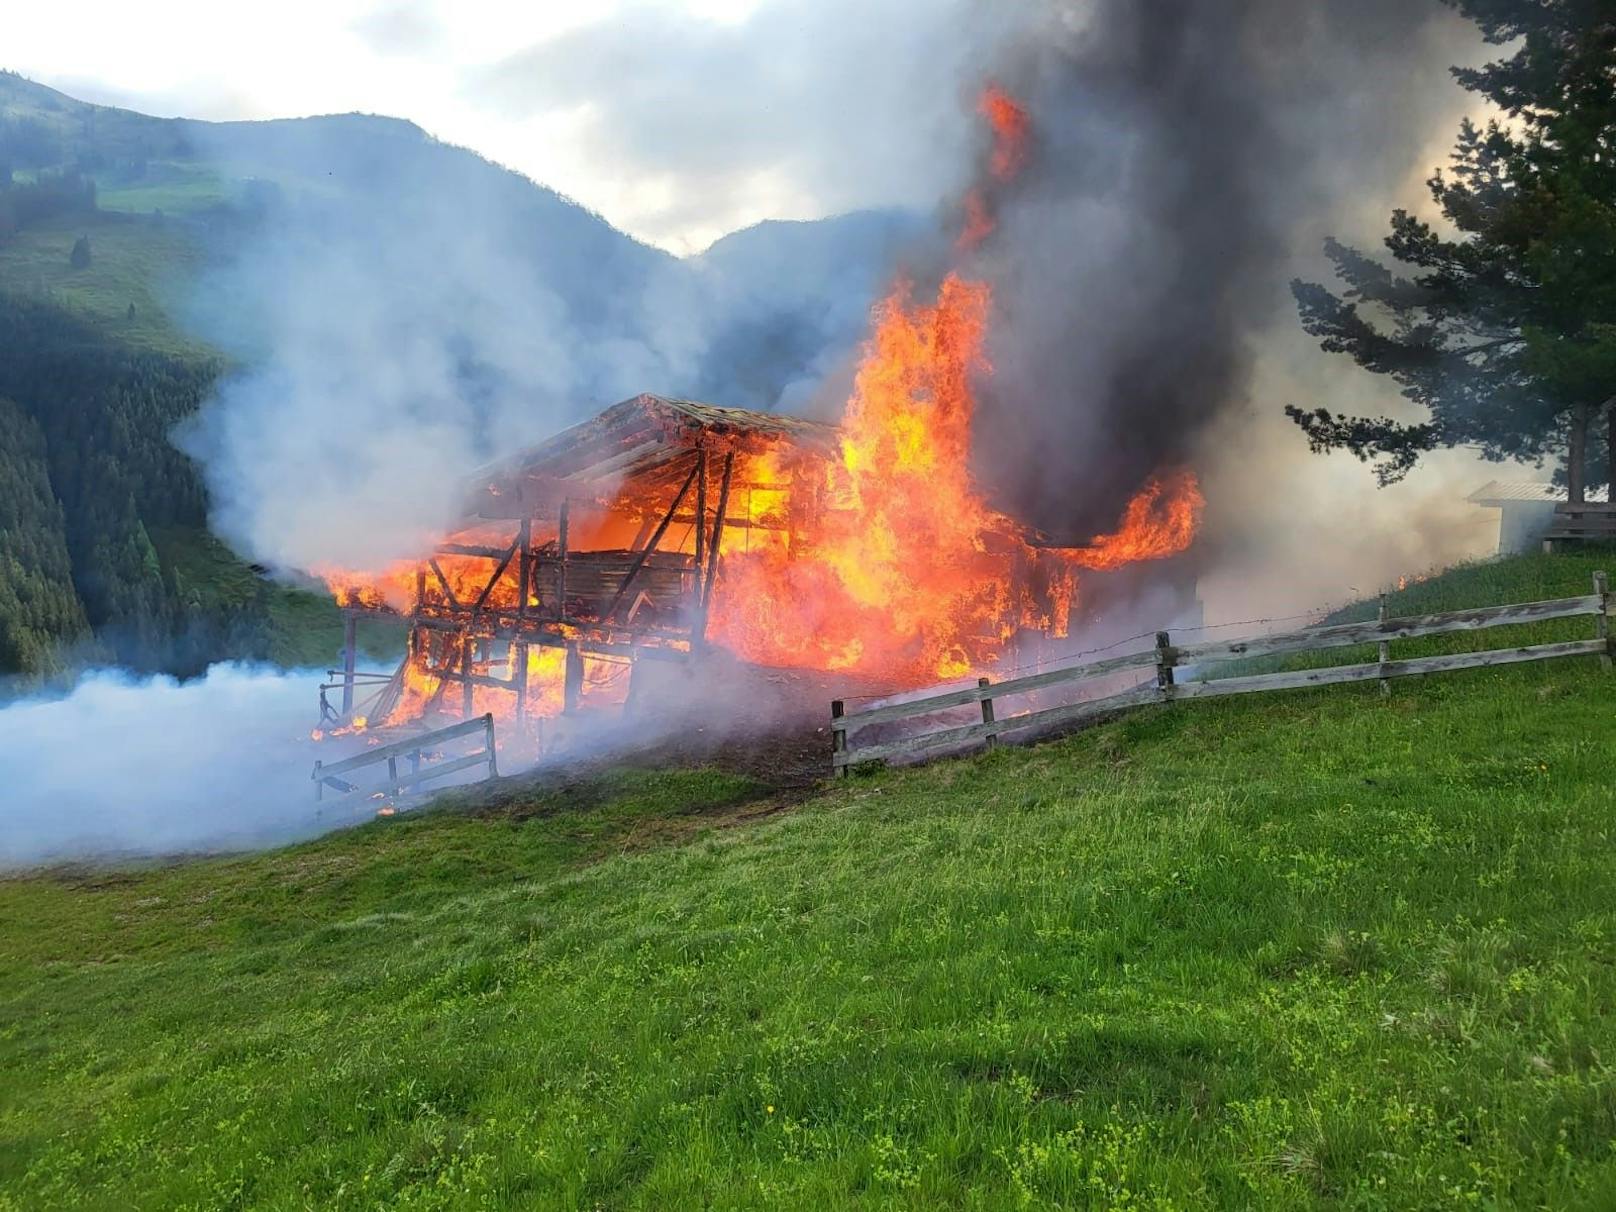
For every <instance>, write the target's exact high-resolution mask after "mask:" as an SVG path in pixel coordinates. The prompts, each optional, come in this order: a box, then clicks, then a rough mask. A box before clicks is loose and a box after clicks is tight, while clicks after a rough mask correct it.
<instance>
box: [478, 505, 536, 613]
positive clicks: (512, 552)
mask: <svg viewBox="0 0 1616 1212" xmlns="http://www.w3.org/2000/svg"><path fill="white" fill-rule="evenodd" d="M522 529H523V530H525V529H526V525H524V526H523V527H522ZM521 549H522V539H521V535H520V533H518V536H517V539H516V542H514V543H512V544H511V545H510V548H509V549H508V550H507V551H506V552H505V558H504V559H502V560H501V561H500V562H499V565H498V567H496V568H495V569H494V575H493V576H491V577H489V578H488V584H486V585H484V586H483V591H482V592H481V593H479V594H478V595H477V600H476V601H475V602H473V603H472V606H471V613H472V614H477V613H478V612H479V611H481V610H482V608H483V606H484V604H485V603H486V602H487V601H488V595H489V594H491V593H493V592H494V586H495V585H498V584H499V579H500V578H501V577H502V576H504V575H505V570H506V569H507V568H509V567H510V566H511V561H512V560H513V559H515V558H516V553H517V552H518V551H520V550H521Z"/></svg>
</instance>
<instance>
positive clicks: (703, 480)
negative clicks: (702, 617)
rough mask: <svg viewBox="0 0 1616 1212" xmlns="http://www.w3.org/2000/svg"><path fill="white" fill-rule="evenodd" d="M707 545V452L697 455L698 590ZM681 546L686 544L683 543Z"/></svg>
mask: <svg viewBox="0 0 1616 1212" xmlns="http://www.w3.org/2000/svg"><path fill="white" fill-rule="evenodd" d="M706 545H707V452H706V451H705V450H703V451H702V452H701V453H700V454H699V455H697V456H696V592H697V593H698V594H699V593H700V592H701V561H702V553H703V552H704V550H705V549H706ZM680 546H681V547H682V546H684V544H683V543H681V544H680Z"/></svg>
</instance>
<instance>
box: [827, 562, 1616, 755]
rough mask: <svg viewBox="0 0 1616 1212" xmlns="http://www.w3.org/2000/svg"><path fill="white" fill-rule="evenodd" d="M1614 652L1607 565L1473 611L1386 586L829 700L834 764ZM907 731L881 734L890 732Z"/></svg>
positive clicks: (1605, 659)
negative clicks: (1156, 709)
mask: <svg viewBox="0 0 1616 1212" xmlns="http://www.w3.org/2000/svg"><path fill="white" fill-rule="evenodd" d="M1583 616H1592V618H1593V619H1594V630H1595V635H1594V638H1592V639H1587V640H1571V641H1567V642H1562V643H1554V644H1532V645H1528V646H1526V647H1516V648H1491V649H1486V650H1483V651H1479V652H1459V653H1451V654H1448V655H1443V656H1428V657H1417V658H1413V659H1409V660H1400V661H1394V660H1392V659H1391V645H1392V643H1393V642H1394V641H1396V640H1411V639H1416V638H1418V637H1421V636H1436V635H1451V634H1454V633H1457V632H1474V631H1483V630H1487V629H1489V628H1493V627H1512V626H1520V625H1522V624H1526V623H1543V622H1548V621H1550V620H1553V619H1571V618H1579V617H1583ZM1368 644H1375V645H1378V651H1377V655H1378V656H1379V659H1378V660H1376V661H1372V662H1368V663H1364V664H1356V665H1329V666H1325V667H1322V668H1317V669H1297V670H1285V671H1281V672H1276V673H1251V674H1242V673H1239V672H1236V673H1234V674H1233V675H1232V676H1218V674H1219V670H1220V667H1225V668H1226V667H1227V665H1228V664H1229V663H1230V662H1247V661H1252V660H1256V659H1260V658H1264V657H1279V656H1289V655H1294V654H1297V653H1310V652H1326V651H1329V650H1331V649H1337V648H1352V647H1358V646H1362V645H1368ZM1613 655H1616V643H1613V641H1612V638H1611V631H1610V591H1609V585H1608V581H1607V578H1606V576H1605V574H1604V573H1603V572H1599V573H1595V574H1594V592H1593V593H1591V594H1589V595H1588V596H1586V597H1580V598H1559V599H1556V600H1554V601H1549V602H1526V603H1519V604H1515V605H1508V606H1487V607H1483V608H1481V609H1477V610H1457V611H1452V612H1449V613H1446V614H1427V615H1415V616H1407V617H1402V618H1394V617H1390V616H1388V614H1387V607H1386V597H1385V595H1384V594H1382V595H1381V603H1380V616H1379V617H1378V618H1377V619H1374V620H1373V621H1370V622H1366V623H1338V624H1334V625H1330V626H1319V627H1307V628H1303V629H1301V630H1299V631H1290V632H1280V633H1276V634H1273V635H1265V636H1255V637H1251V638H1248V639H1242V640H1220V641H1216V642H1212V643H1203V644H1192V645H1184V646H1181V645H1176V644H1174V643H1173V638H1172V636H1171V634H1170V633H1168V632H1165V631H1162V632H1158V633H1157V635H1156V645H1155V648H1154V649H1152V650H1149V651H1145V652H1137V653H1133V654H1130V655H1127V656H1120V657H1112V658H1110V659H1108V660H1104V661H1098V662H1094V663H1092V664H1087V665H1075V666H1072V667H1070V668H1067V669H1055V670H1050V671H1048V672H1046V673H1039V674H1034V675H1032V676H1031V677H1023V678H1014V679H1011V680H1009V681H1004V682H997V683H995V682H993V681H991V680H990V679H988V678H982V679H980V680H979V681H978V682H977V684H976V685H975V686H968V687H964V688H961V689H958V690H949V691H945V692H943V693H940V694H931V695H925V696H922V697H920V698H915V699H910V700H908V701H907V702H902V703H888V704H883V705H880V706H876V707H870V708H866V709H864V710H860V711H856V712H853V713H848V712H847V710H846V704H845V702H843V701H841V700H837V701H836V702H833V703H832V704H831V709H830V714H831V747H832V754H831V765H832V769H833V770H834V772H835V773H836V774H837V775H838V776H845V775H846V774H847V771H848V769H849V768H850V767H852V766H856V765H859V764H860V763H863V762H878V761H888V760H891V759H893V758H923V757H924V756H925V755H926V754H927V753H928V752H931V751H935V750H940V749H947V750H957V749H960V748H963V747H966V746H969V745H972V744H975V743H978V742H981V743H984V744H986V745H987V746H989V747H991V746H993V745H994V744H996V743H997V742H998V741H999V740H1000V739H1001V738H1003V737H1006V736H1009V735H1013V734H1018V733H1019V734H1028V733H1044V732H1048V731H1050V730H1052V729H1055V728H1059V727H1069V726H1071V725H1074V724H1079V723H1082V722H1084V721H1086V720H1093V719H1097V718H1100V717H1103V716H1110V715H1115V714H1117V713H1118V712H1121V711H1126V710H1129V709H1131V708H1134V707H1142V706H1144V705H1146V704H1149V703H1168V702H1176V701H1178V700H1180V699H1203V698H1221V697H1223V696H1226V695H1234V694H1257V693H1264V692H1268V691H1275V690H1298V689H1303V688H1306V687H1311V686H1333V685H1342V684H1346V683H1350V682H1372V681H1379V682H1380V684H1381V689H1382V692H1383V693H1390V690H1391V680H1392V679H1393V678H1406V677H1419V676H1423V675H1424V674H1428V673H1444V672H1447V671H1450V670H1456V669H1480V668H1485V667H1488V666H1494V665H1514V664H1520V663H1522V662H1526V661H1548V660H1555V659H1557V658H1560V657H1574V656H1598V657H1600V658H1602V660H1603V662H1604V664H1605V667H1606V668H1607V669H1608V668H1610V666H1611V659H1612V656H1613ZM1130 673H1131V674H1132V675H1134V681H1133V684H1131V685H1128V686H1126V687H1124V688H1123V689H1121V690H1113V691H1111V692H1109V693H1101V694H1099V695H1098V696H1097V697H1088V698H1081V699H1079V700H1078V701H1076V702H1068V703H1063V704H1059V705H1057V706H1034V707H1032V708H1031V709H1028V710H1025V711H1022V712H1020V713H1018V714H1014V715H1005V714H1004V712H1003V711H1002V710H1001V708H1000V706H999V705H1001V704H1002V703H1003V702H1004V700H1006V699H1010V698H1013V697H1016V696H1025V695H1030V694H1034V693H1037V692H1040V691H1048V690H1052V689H1054V688H1056V687H1060V688H1062V690H1063V691H1066V690H1070V691H1072V692H1073V693H1074V694H1075V693H1078V692H1080V691H1082V690H1083V689H1084V688H1085V687H1087V688H1088V689H1090V690H1092V689H1095V685H1094V684H1095V683H1097V682H1100V681H1108V682H1111V683H1113V684H1114V683H1115V682H1116V681H1117V680H1119V679H1122V678H1123V677H1124V675H1128V674H1130ZM973 705H979V706H980V712H981V719H980V720H978V721H973V722H971V723H966V724H960V723H951V722H947V721H940V720H938V719H937V718H936V717H937V716H938V715H939V713H943V712H949V711H952V710H954V709H957V708H964V707H970V706H973ZM881 724H887V725H894V726H897V727H896V729H893V728H889V729H883V730H881V733H878V734H876V739H874V740H870V739H867V737H868V735H869V734H868V730H869V729H871V728H873V727H875V726H877V725H881ZM894 730H896V731H899V732H901V734H902V735H899V736H895V737H894V736H890V735H882V734H884V733H890V732H892V731H894Z"/></svg>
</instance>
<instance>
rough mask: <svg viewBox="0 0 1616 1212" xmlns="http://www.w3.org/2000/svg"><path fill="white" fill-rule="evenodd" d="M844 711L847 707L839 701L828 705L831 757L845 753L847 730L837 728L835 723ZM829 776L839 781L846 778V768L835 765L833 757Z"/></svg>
mask: <svg viewBox="0 0 1616 1212" xmlns="http://www.w3.org/2000/svg"><path fill="white" fill-rule="evenodd" d="M846 710H847V705H846V704H845V703H843V702H842V700H841V699H836V700H835V701H834V702H832V703H831V705H830V751H831V753H832V754H833V755H834V754H838V753H846V752H847V729H845V728H842V727H839V726H838V725H837V723H836V721H837V720H839V719H841V718H842V715H843V714H844V713H845V712H846ZM831 775H832V777H833V778H839V779H845V778H846V777H847V767H846V766H838V765H836V759H835V757H834V756H833V757H832V758H831Z"/></svg>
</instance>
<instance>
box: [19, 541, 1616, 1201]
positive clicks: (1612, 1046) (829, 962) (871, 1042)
mask: <svg viewBox="0 0 1616 1212" xmlns="http://www.w3.org/2000/svg"><path fill="white" fill-rule="evenodd" d="M1592 558H1594V557H1562V558H1556V559H1537V558H1534V559H1530V560H1523V561H1517V562H1510V563H1507V564H1502V565H1494V566H1488V567H1485V568H1480V569H1472V570H1462V571H1461V572H1459V573H1455V574H1453V575H1452V576H1451V577H1448V578H1443V579H1442V580H1441V581H1436V582H1431V583H1429V584H1427V585H1421V586H1416V587H1413V588H1411V589H1410V591H1409V594H1408V598H1409V600H1410V603H1411V605H1410V606H1409V607H1407V608H1405V607H1404V605H1403V603H1401V602H1400V603H1398V604H1397V605H1398V610H1399V612H1400V613H1405V612H1407V611H1408V610H1409V609H1416V608H1417V609H1423V608H1425V606H1424V603H1425V602H1436V601H1439V600H1440V601H1441V602H1442V604H1443V605H1479V604H1486V600H1487V598H1488V597H1490V599H1491V600H1492V601H1502V600H1522V599H1524V598H1527V597H1553V596H1564V595H1571V594H1576V593H1579V592H1582V587H1583V585H1584V584H1585V583H1586V581H1587V573H1588V571H1589V561H1590V559H1592ZM1475 594H1484V595H1485V596H1484V597H1483V598H1482V600H1479V601H1478V600H1476V599H1475V598H1474V597H1473V596H1472V595H1475ZM1416 595H1419V596H1418V597H1416ZM1441 595H1449V596H1448V597H1443V596H1441ZM1450 598H1451V599H1452V600H1450ZM1460 598H1469V599H1470V600H1468V601H1460V600H1457V599H1460ZM1414 603H1418V604H1417V605H1415V604H1414ZM1613 695H1616V680H1613V675H1611V674H1609V673H1607V672H1605V671H1603V670H1602V669H1601V668H1600V666H1599V663H1598V662H1597V661H1595V660H1579V661H1572V662H1562V663H1558V664H1547V665H1537V666H1525V667H1514V668H1505V669H1498V670H1483V671H1475V672H1467V673H1460V674H1453V675H1448V676H1443V677H1437V678H1431V679H1427V680H1424V681H1417V682H1414V681H1411V682H1403V683H1399V684H1398V685H1397V686H1396V689H1395V692H1394V694H1393V695H1392V697H1391V698H1389V699H1382V698H1381V697H1380V695H1379V693H1378V689H1377V688H1376V687H1375V686H1373V685H1371V686H1367V687H1336V688H1330V689H1327V690H1318V691H1310V692H1299V693H1292V694H1287V695H1276V696H1251V697H1247V698H1242V699H1239V700H1226V701H1214V702H1205V703H1191V704H1185V705H1181V706H1175V707H1169V708H1152V709H1147V710H1144V711H1141V712H1138V713H1136V714H1134V715H1132V716H1130V717H1128V718H1126V719H1123V720H1121V721H1118V722H1116V723H1113V724H1110V725H1108V726H1106V727H1103V728H1099V729H1096V730H1093V731H1090V732H1087V733H1084V734H1082V735H1080V736H1077V737H1073V738H1070V739H1067V740H1064V741H1059V742H1055V743H1051V744H1047V745H1043V746H1039V747H1035V748H1026V749H1014V748H1006V749H1002V750H1000V751H997V752H996V753H994V754H991V755H989V756H986V757H983V758H978V759H972V760H964V761H953V762H941V763H938V764H936V765H933V766H930V767H926V768H922V769H914V770H905V771H890V772H884V773H880V774H877V775H874V776H871V777H866V778H858V779H853V780H850V781H847V782H844V783H841V784H837V785H834V786H826V787H824V788H822V789H821V790H820V791H818V792H816V793H814V794H813V795H812V797H811V798H809V799H808V800H807V801H806V802H800V803H799V802H795V801H792V802H783V801H775V800H773V799H772V798H770V793H769V792H768V791H767V789H763V788H759V787H757V786H756V785H755V784H753V783H751V782H750V781H748V780H747V779H744V778H741V777H738V776H733V775H726V774H722V773H718V772H714V771H665V772H647V771H619V772H616V773H612V774H608V775H602V776H598V777H595V778H592V779H590V780H587V781H580V782H578V783H575V784H572V785H568V786H560V787H556V786H547V785H546V784H545V783H543V782H538V783H534V782H529V781H524V780H522V779H512V780H506V781H505V782H504V783H502V784H500V785H499V786H498V788H497V789H496V790H495V791H494V792H492V793H487V792H485V793H482V794H483V795H484V798H483V799H480V800H470V799H461V800H459V801H450V802H446V806H445V808H444V810H442V811H439V812H434V813H426V814H418V815H414V816H410V817H400V818H393V819H390V820H385V821H378V822H375V823H374V824H371V825H367V826H365V827H362V828H360V829H356V830H352V831H348V832H345V833H341V834H337V835H334V836H331V837H328V838H325V839H322V840H319V841H316V842H311V843H308V844H305V845H300V846H296V847H292V848H288V849H284V850H280V851H276V852H273V853H268V854H262V855H257V856H251V857H235V858H225V859H215V860H208V861H192V862H186V863H179V864H174V865H168V866H162V867H157V868H153V869H148V870H140V871H77V872H53V873H47V874H42V875H35V876H30V877H26V878H17V879H12V880H9V881H5V882H0V1071H3V1072H4V1073H5V1075H6V1077H5V1080H4V1082H3V1083H0V1207H5V1208H25V1207H27V1208H32V1207H75V1208H93V1207H116V1208H126V1207H141V1208H217V1207H278V1208H304V1207H345V1208H346V1207H372V1206H375V1207H389V1208H438V1207H490V1206H506V1207H524V1208H525V1207H554V1208H580V1207H583V1208H592V1207H602V1208H647V1209H669V1208H686V1207H710V1208H758V1207H776V1208H793V1209H795V1208H854V1207H860V1208H862V1207H871V1208H876V1207H881V1208H884V1207H908V1208H934V1207H940V1206H947V1207H964V1208H1019V1207H1068V1208H1126V1209H1146V1208H1156V1209H1165V1208H1179V1209H1191V1208H1203V1207H1212V1206H1217V1207H1234V1208H1246V1207H1271V1208H1295V1207H1307V1206H1316V1207H1336V1208H1386V1209H1409V1208H1453V1207H1477V1208H1555V1209H1561V1208H1590V1209H1593V1208H1608V1207H1611V1206H1613V1205H1616V1078H1613V1075H1612V1071H1611V1068H1610V1066H1609V1065H1608V1064H1607V1063H1606V1061H1605V1059H1604V1058H1605V1057H1606V1056H1607V1055H1608V1056H1611V1057H1612V1058H1616V1014H1613V1010H1616V900H1613V898H1612V896H1611V889H1612V888H1613V887H1616V849H1613V845H1612V808H1613V803H1616V796H1613V795H1612V791H1611V782H1612V767H1611V762H1610V759H1609V754H1610V752H1611V750H1612V746H1613V743H1616V720H1613V716H1612V713H1611V710H1610V707H1611V703H1612V697H1613ZM221 810H222V811H228V795H227V794H226V795H222V796H221Z"/></svg>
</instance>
